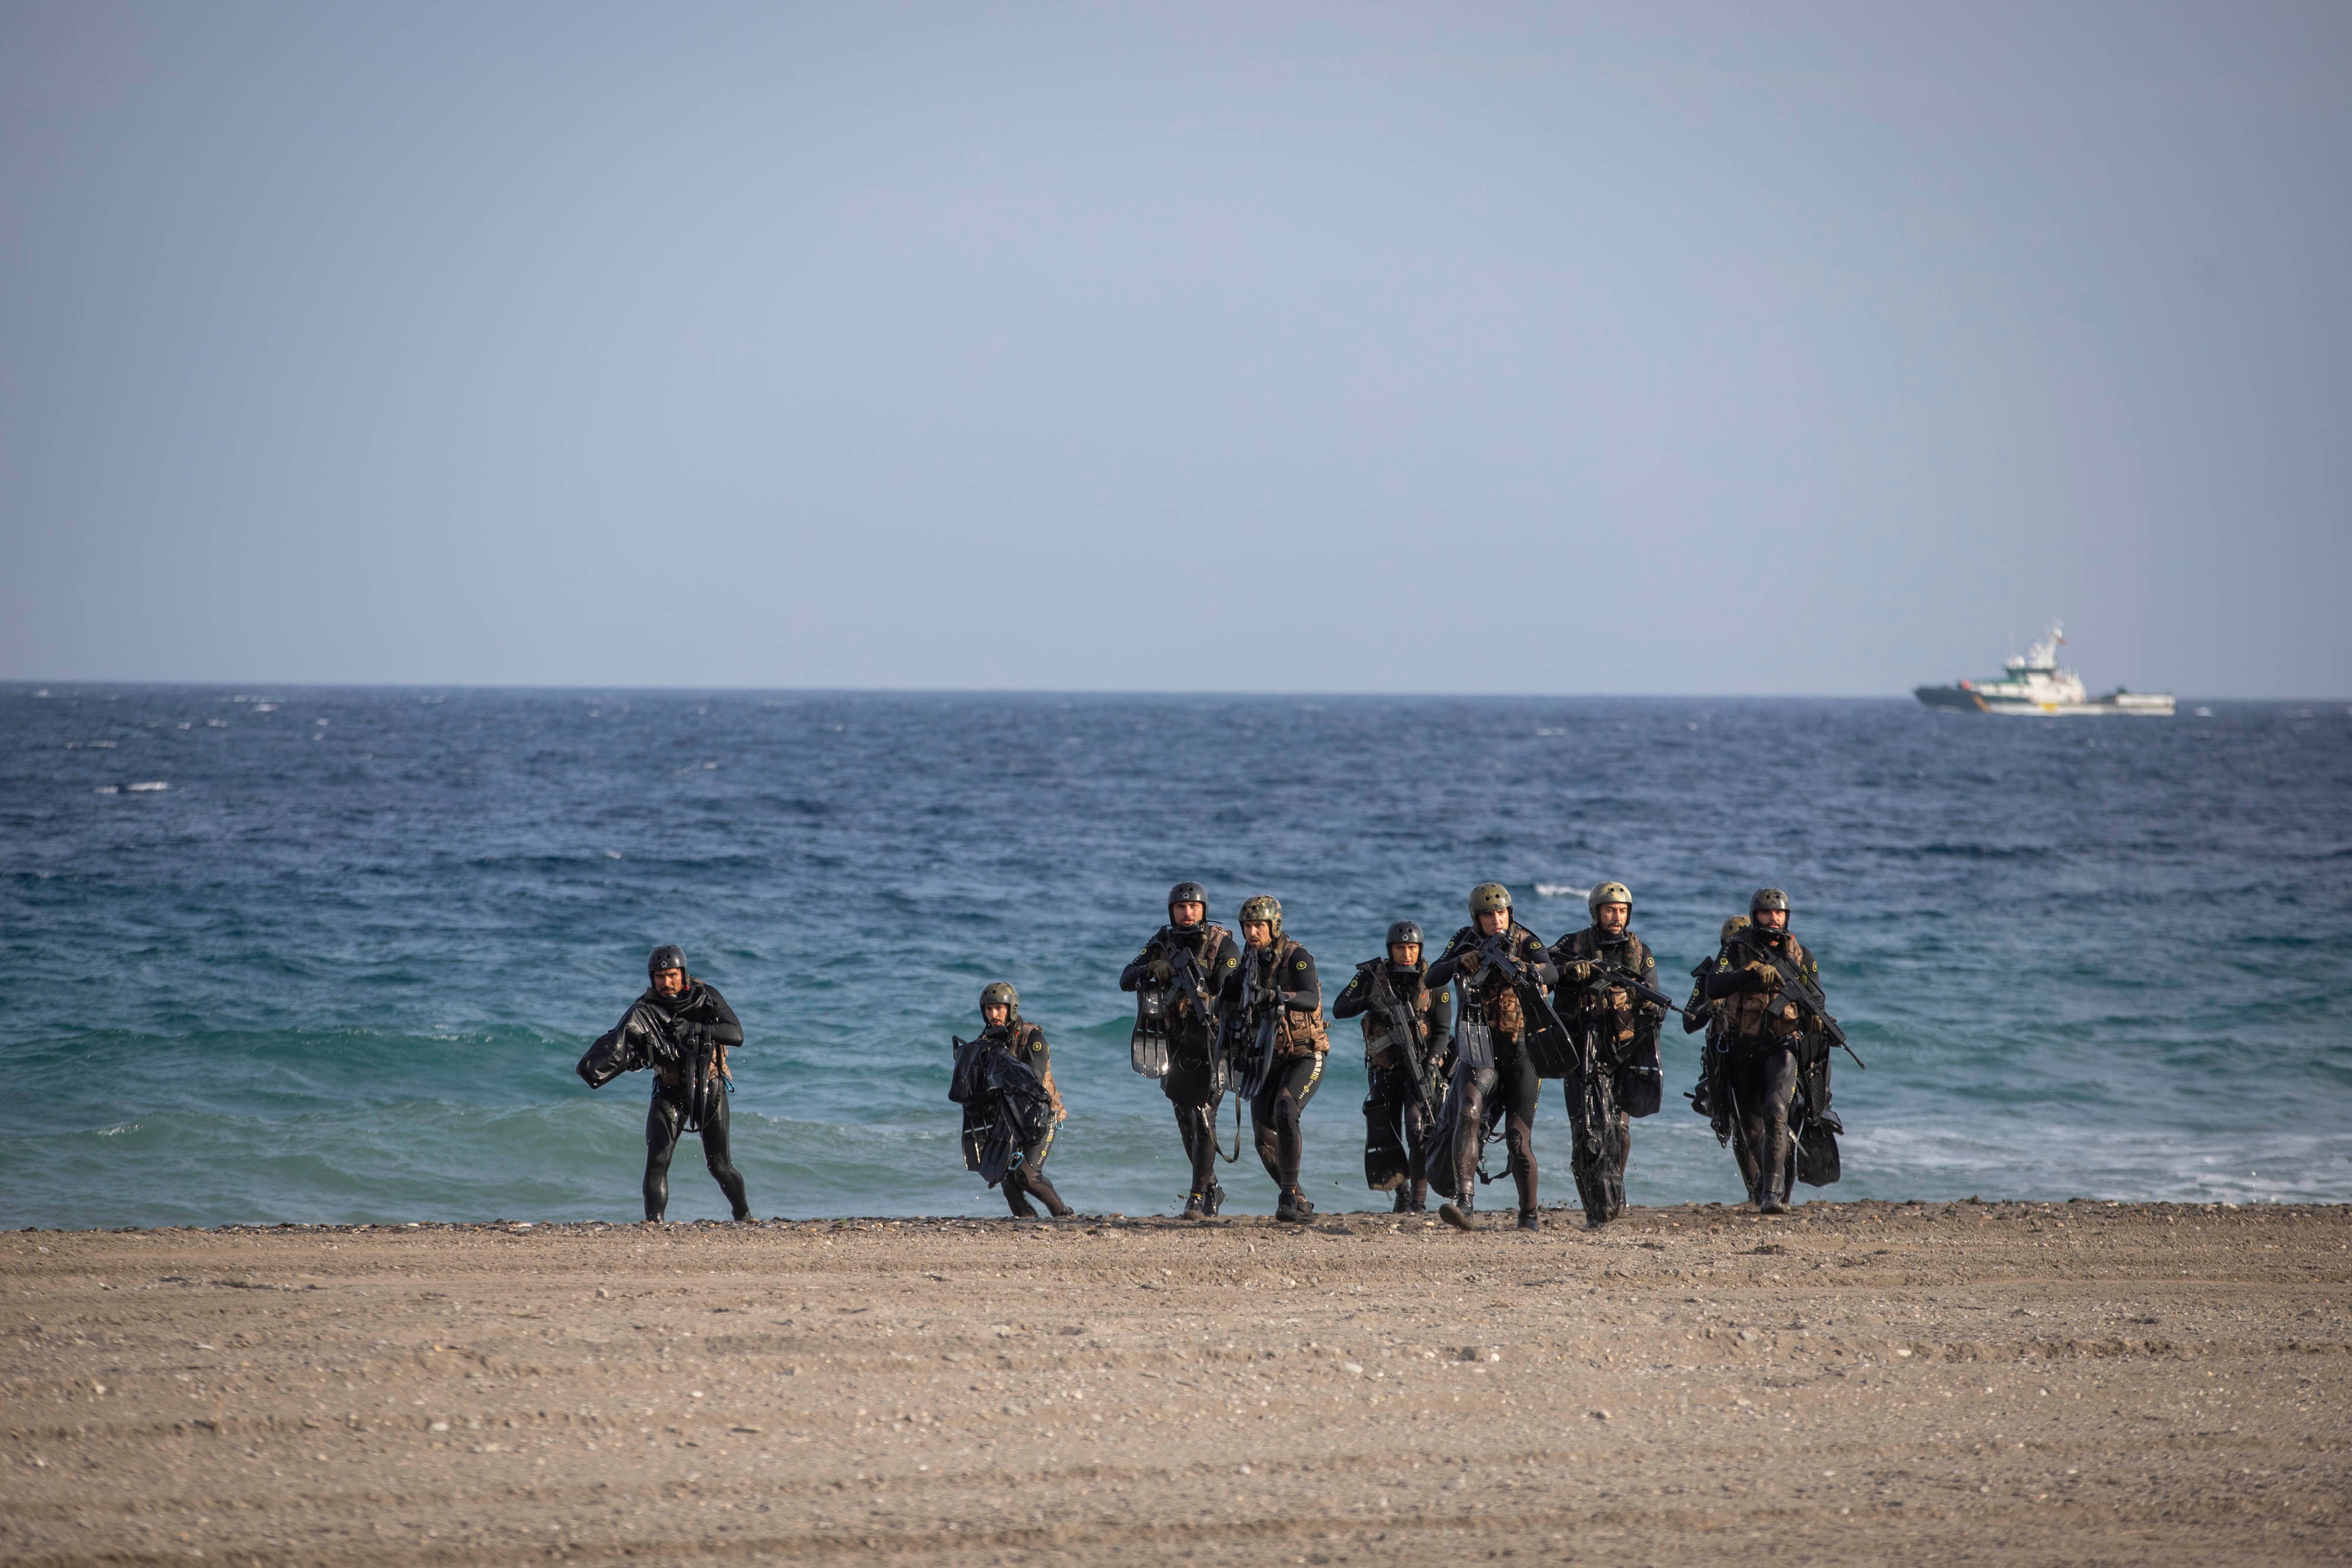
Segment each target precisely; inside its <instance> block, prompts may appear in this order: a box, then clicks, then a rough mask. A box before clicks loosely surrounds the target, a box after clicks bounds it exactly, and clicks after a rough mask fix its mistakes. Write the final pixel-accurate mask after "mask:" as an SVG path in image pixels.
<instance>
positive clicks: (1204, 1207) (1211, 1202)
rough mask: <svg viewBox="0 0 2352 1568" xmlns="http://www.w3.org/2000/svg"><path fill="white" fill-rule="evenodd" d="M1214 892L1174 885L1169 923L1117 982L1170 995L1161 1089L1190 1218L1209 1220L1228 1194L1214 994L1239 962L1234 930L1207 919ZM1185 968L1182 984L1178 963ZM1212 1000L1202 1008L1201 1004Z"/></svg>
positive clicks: (1127, 988) (1190, 884)
mask: <svg viewBox="0 0 2352 1568" xmlns="http://www.w3.org/2000/svg"><path fill="white" fill-rule="evenodd" d="M1208 914H1209V895H1208V894H1207V893H1206V892H1205V891H1203V890H1202V886H1201V884H1200V883H1197V882H1180V883H1177V884H1176V885H1175V886H1174V887H1171V888H1170V889H1169V890H1168V924H1167V925H1162V926H1161V927H1160V929H1159V930H1158V931H1156V932H1154V933H1153V934H1152V936H1151V940H1150V941H1149V942H1146V943H1145V944H1144V945H1143V951H1142V952H1140V953H1139V954H1137V955H1136V956H1135V961H1134V962H1133V963H1131V964H1129V965H1128V967H1126V968H1124V969H1121V970H1120V971H1119V974H1118V988H1119V989H1120V990H1122V991H1134V990H1137V989H1139V988H1143V987H1147V986H1148V987H1151V988H1155V989H1159V990H1161V991H1163V992H1165V993H1166V995H1167V997H1168V998H1169V1001H1168V1011H1167V1031H1168V1071H1167V1074H1166V1076H1164V1077H1162V1078H1161V1079H1160V1092H1161V1093H1162V1094H1165V1095H1166V1096H1167V1097H1168V1103H1169V1106H1170V1107H1171V1109H1172V1110H1173V1111H1174V1112H1175V1113H1176V1130H1177V1131H1178V1132H1179V1133H1180V1134H1182V1135H1183V1139H1184V1155H1185V1157H1186V1159H1187V1160H1189V1161H1190V1162H1191V1164H1192V1192H1191V1194H1190V1195H1189V1196H1188V1197H1186V1198H1185V1200H1184V1217H1185V1218H1188V1219H1207V1218H1211V1217H1213V1215H1214V1214H1215V1213H1216V1212H1217V1207H1218V1206H1219V1205H1220V1204H1222V1203H1223V1202H1224V1200H1225V1190H1224V1188H1223V1187H1222V1186H1218V1185H1217V1134H1216V1123H1217V1106H1218V1104H1219V1103H1220V1102H1221V1101H1223V1098H1224V1088H1223V1062H1222V1061H1219V1060H1218V1057H1217V1049H1218V1041H1217V1019H1216V1018H1215V1016H1214V1009H1215V1007H1216V998H1217V996H1218V995H1219V993H1220V992H1221V991H1222V990H1223V988H1224V987H1225V985H1226V984H1227V982H1228V981H1230V980H1231V979H1233V978H1234V976H1235V975H1236V974H1237V973H1238V972H1239V970H1240V968H1241V949H1240V947H1239V946H1238V945H1236V944H1235V943H1234V936H1233V933H1232V932H1230V931H1227V930H1226V929H1225V928H1224V927H1223V926H1222V925H1210V924H1209V922H1208ZM1180 956H1181V960H1182V963H1183V967H1184V975H1183V983H1179V978H1178V975H1177V962H1178V960H1179V958H1180ZM1203 1003H1206V1004H1207V1006H1206V1007H1203V1006H1202V1004H1203Z"/></svg>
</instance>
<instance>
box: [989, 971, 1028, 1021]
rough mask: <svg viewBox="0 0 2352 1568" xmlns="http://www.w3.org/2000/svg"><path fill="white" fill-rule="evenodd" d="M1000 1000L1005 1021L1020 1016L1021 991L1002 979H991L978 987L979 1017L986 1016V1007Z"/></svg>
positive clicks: (990, 1006)
mask: <svg viewBox="0 0 2352 1568" xmlns="http://www.w3.org/2000/svg"><path fill="white" fill-rule="evenodd" d="M1000 1002H1001V1003H1003V1006H1004V1021H1005V1022H1007V1023H1011V1022H1013V1020H1014V1019H1017V1018H1019V1017H1020V1016H1021V993H1020V992H1019V991H1016V990H1014V989H1013V988H1012V987H1011V986H1008V985H1006V984H1005V983H1004V982H1003V980H991V981H990V982H989V983H988V984H987V985H984V986H982V987H981V988H980V1012H981V1017H982V1018H986V1017H987V1016H988V1009H991V1008H992V1007H995V1006H996V1005H997V1004H998V1003H1000Z"/></svg>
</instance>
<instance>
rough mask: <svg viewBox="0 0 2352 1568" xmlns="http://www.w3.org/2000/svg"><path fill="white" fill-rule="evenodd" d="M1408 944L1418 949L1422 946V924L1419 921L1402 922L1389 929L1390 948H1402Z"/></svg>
mask: <svg viewBox="0 0 2352 1568" xmlns="http://www.w3.org/2000/svg"><path fill="white" fill-rule="evenodd" d="M1408 942H1410V943H1411V944H1412V946H1416V947H1418V946H1421V945H1422V943H1421V923H1420V922H1419V921H1417V920H1400V921H1398V922H1397V923H1396V924H1395V925H1391V926H1390V927H1389V941H1388V945H1389V946H1391V947H1400V946H1404V945H1405V944H1406V943H1408Z"/></svg>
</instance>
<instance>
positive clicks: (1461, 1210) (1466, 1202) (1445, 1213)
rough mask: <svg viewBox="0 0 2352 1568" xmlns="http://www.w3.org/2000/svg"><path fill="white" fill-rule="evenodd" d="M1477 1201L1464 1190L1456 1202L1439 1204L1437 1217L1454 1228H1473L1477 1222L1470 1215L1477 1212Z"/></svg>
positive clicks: (1476, 1226) (1476, 1225)
mask: <svg viewBox="0 0 2352 1568" xmlns="http://www.w3.org/2000/svg"><path fill="white" fill-rule="evenodd" d="M1477 1201H1478V1200H1477V1199H1476V1198H1475V1197H1471V1196H1470V1194H1468V1193H1467V1192H1465V1193H1464V1194H1463V1195H1462V1197H1461V1199H1460V1201H1458V1202H1455V1203H1441V1204H1439V1205H1438V1206H1437V1218H1440V1219H1442V1220H1444V1221H1445V1223H1446V1224H1448V1225H1450V1226H1452V1227H1454V1229H1456V1230H1475V1229H1477V1228H1478V1222H1477V1221H1476V1220H1475V1219H1473V1218H1471V1216H1472V1215H1473V1214H1475V1213H1476V1212H1477Z"/></svg>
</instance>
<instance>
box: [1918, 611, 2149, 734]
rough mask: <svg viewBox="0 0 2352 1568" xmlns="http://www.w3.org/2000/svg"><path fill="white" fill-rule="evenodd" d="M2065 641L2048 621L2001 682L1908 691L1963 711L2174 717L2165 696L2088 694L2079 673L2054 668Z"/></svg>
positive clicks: (1929, 702) (2060, 627)
mask: <svg viewBox="0 0 2352 1568" xmlns="http://www.w3.org/2000/svg"><path fill="white" fill-rule="evenodd" d="M2065 641H2066V630H2065V628H2064V626H2063V625H2062V624H2060V623H2059V622H2055V621H2053V622H2051V623H2050V635H2048V636H2047V637H2044V638H2043V639H2042V641H2040V642H2039V643H2033V644H2032V645H2031V646H2029V647H2028V648H2027V649H2026V650H2025V652H2024V653H2020V654H2018V655H2017V656H2016V657H2014V658H2012V659H2011V660H2010V661H2009V664H2008V671H2009V673H2008V674H2006V675H2004V676H2002V677H2001V678H2000V680H1997V681H1962V682H1961V683H1960V684H1959V685H1956V686H1919V687H1917V688H1916V689H1915V690H1914V691H1913V692H1912V695H1914V696H1916V697H1917V698H1918V699H1919V700H1920V701H1921V702H1922V703H1924V704H1926V705H1927V706H1929V707H1937V708H1956V709H1958V710H1959V711H1961V712H1963V713H2010V714H2025V715H2029V716H2039V715H2055V716H2066V715H2071V714H2134V715H2138V716H2142V717H2147V718H2170V717H2171V716H2172V698H2171V696H2170V695H2161V694H2158V693H2153V692H2128V691H2126V690H2125V689H2124V688H2123V687H2121V686H2117V687H2116V689H2115V690H2114V691H2112V692H2109V693H2108V694H2107V695H2105V696H2103V697H2095V696H2093V695H2090V693H2089V692H2087V691H2086V690H2084V686H2083V677H2082V676H2080V675H2078V674H2075V673H2074V671H2072V670H2062V669H2060V668H2059V667H2058V650H2059V648H2060V647H2061V646H2062V645H2063V643H2065Z"/></svg>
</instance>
